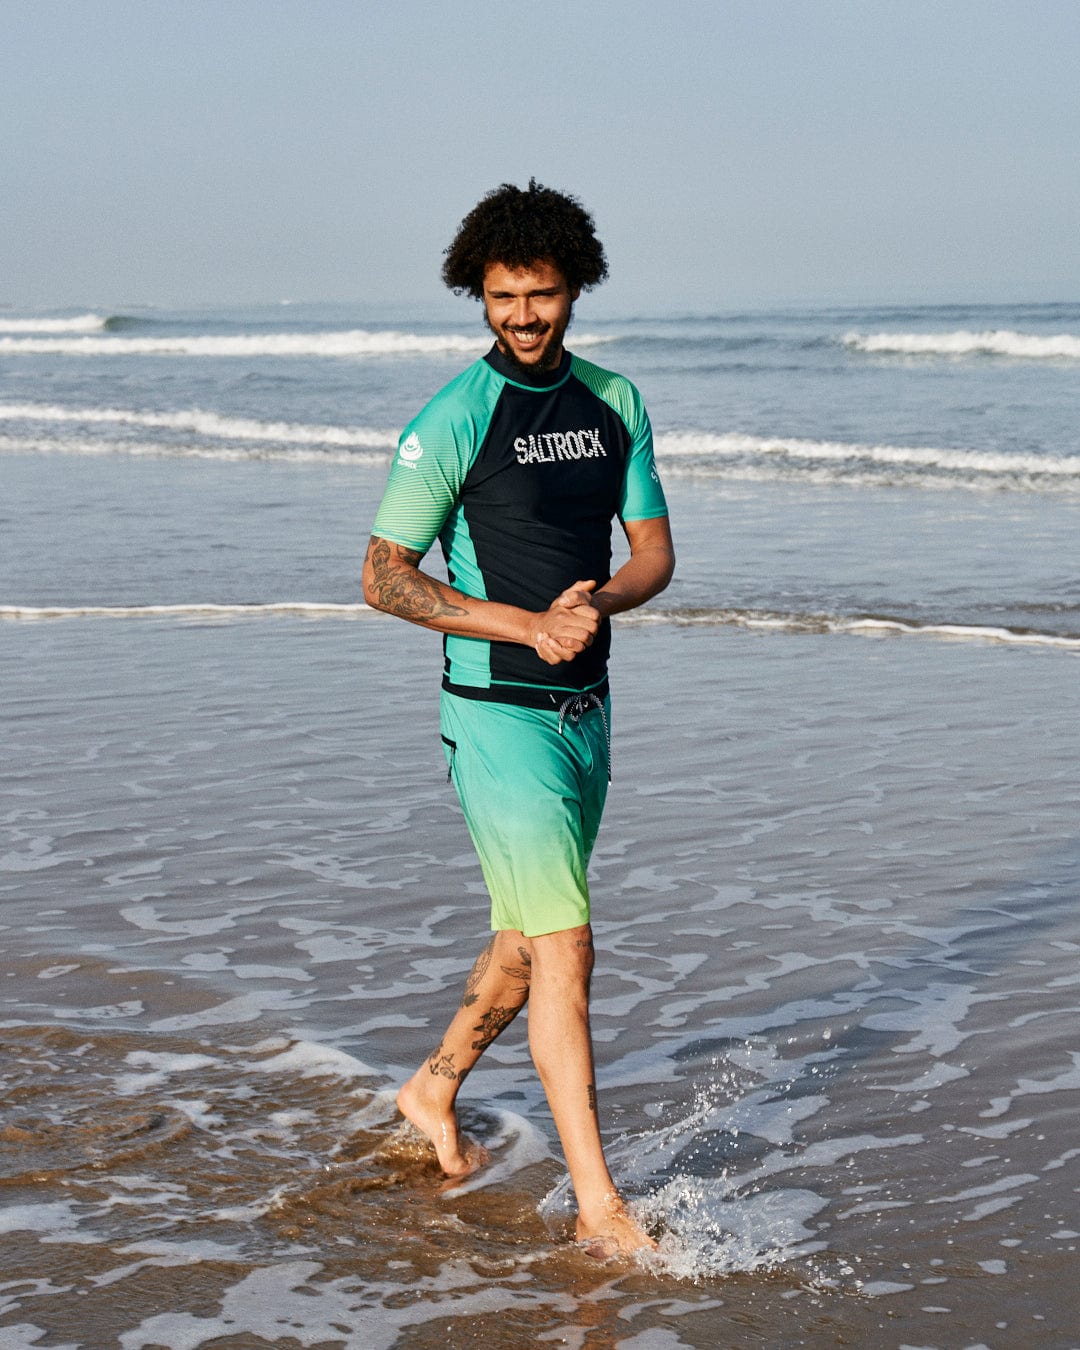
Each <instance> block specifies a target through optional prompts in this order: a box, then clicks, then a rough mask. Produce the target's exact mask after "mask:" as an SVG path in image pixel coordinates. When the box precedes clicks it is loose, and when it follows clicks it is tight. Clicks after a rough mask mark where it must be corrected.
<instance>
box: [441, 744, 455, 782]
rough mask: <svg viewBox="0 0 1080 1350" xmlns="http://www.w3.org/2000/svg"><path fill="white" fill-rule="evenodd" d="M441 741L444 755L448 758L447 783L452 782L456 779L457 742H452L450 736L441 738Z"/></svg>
mask: <svg viewBox="0 0 1080 1350" xmlns="http://www.w3.org/2000/svg"><path fill="white" fill-rule="evenodd" d="M439 740H441V741H442V743H443V754H444V755H445V756H446V781H447V782H448V783H449V782H452V781H453V777H454V756H455V755H456V754H457V741H452V740H451V739H450V737H449V736H441V735H440V737H439Z"/></svg>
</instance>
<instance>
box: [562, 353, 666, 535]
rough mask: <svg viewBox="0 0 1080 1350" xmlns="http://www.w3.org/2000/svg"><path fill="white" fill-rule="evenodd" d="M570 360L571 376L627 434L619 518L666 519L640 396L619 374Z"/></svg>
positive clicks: (649, 428) (648, 427) (578, 358)
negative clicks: (604, 406)
mask: <svg viewBox="0 0 1080 1350" xmlns="http://www.w3.org/2000/svg"><path fill="white" fill-rule="evenodd" d="M573 360H574V374H575V375H577V377H578V379H579V380H581V382H582V383H583V384H585V385H587V386H588V388H590V389H591V390H592V391H593V393H594V394H595V395H596V396H597V398H601V399H603V401H604V402H605V403H606V404H607V405H608V407H609V408H612V409H614V411H615V412H617V413H618V415H619V417H620V418H622V422H623V425H624V426H625V427H626V429H627V431H628V432H629V433H630V453H629V455H628V456H627V460H626V473H625V474H624V475H623V485H622V492H621V495H620V497H619V519H620V520H653V519H655V518H657V517H658V516H666V515H667V513H668V509H667V502H666V501H665V499H664V489H663V488H662V487H661V486H660V475H659V474H658V473H657V471H656V461H655V459H654V456H653V435H652V426H651V425H650V423H649V414H648V413H647V412H646V411H645V403H644V400H643V399H642V397H641V394H640V393H639V392H638V390H637V388H636V386H635V385H633V384H631V383H630V381H629V380H627V379H625V378H624V377H623V376H622V375H615V374H613V373H612V372H611V371H609V370H603V369H601V367H600V366H594V365H593V364H592V362H591V361H583V360H582V359H581V358H580V357H578V356H575V357H574V358H573Z"/></svg>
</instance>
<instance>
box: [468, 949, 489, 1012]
mask: <svg viewBox="0 0 1080 1350" xmlns="http://www.w3.org/2000/svg"><path fill="white" fill-rule="evenodd" d="M494 950H495V939H494V938H492V939H491V941H490V942H489V943H488V945H487V946H486V947H485V948H484V950H483V951H482V952H481V953H480V955H479V956H478V957H477V958H476V961H475V963H474V965H473V968H472V970H471V971H469V978H468V979H467V980H466V981H465V993H464V996H463V997H462V1000H461V1006H462V1007H463V1008H471V1007H472V1005H473V1004H474V1003H475V1002H476V1000H477V999H478V998H479V997H480V995H479V994H478V993H477V992H476V987H477V985H478V984H479V983H480V981H481V980H482V979H483V978H484V976H485V975H486V974H487V969H488V966H490V965H491V953H492V952H493V951H494Z"/></svg>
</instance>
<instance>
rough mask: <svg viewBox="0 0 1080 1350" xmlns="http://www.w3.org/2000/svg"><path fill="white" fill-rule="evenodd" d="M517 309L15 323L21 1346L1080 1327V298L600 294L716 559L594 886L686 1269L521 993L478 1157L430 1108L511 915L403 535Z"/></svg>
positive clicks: (1000, 1339) (682, 579) (2, 1137)
mask: <svg viewBox="0 0 1080 1350" xmlns="http://www.w3.org/2000/svg"><path fill="white" fill-rule="evenodd" d="M454 313H455V314H457V313H458V311H454ZM475 319H476V316H475V313H474V312H473V311H471V310H470V311H469V313H468V315H466V316H465V317H463V318H462V319H461V320H460V322H459V321H458V319H456V318H455V319H453V320H444V319H443V318H441V317H437V318H431V319H430V320H428V319H423V320H421V319H416V320H415V321H414V320H409V321H406V320H405V319H404V318H403V317H402V316H400V315H391V316H387V315H383V316H381V317H380V316H372V315H362V316H361V315H359V314H357V313H354V312H352V311H349V312H348V313H345V312H341V313H331V312H329V311H326V310H319V311H318V312H315V311H310V312H309V311H307V310H304V309H302V308H300V307H296V308H293V309H290V310H288V311H287V312H281V311H276V310H275V311H251V312H248V313H244V314H238V315H233V316H227V315H222V314H208V313H201V314H172V315H169V314H164V313H158V312H155V313H151V314H144V315H138V316H113V317H111V318H106V317H103V316H100V315H98V316H94V315H91V316H78V315H75V316H66V317H64V316H51V317H50V316H45V317H42V316H38V317H37V318H36V319H32V318H29V319H25V321H24V316H14V317H11V316H8V317H7V318H5V321H4V324H6V325H7V327H6V328H5V327H4V324H0V328H4V338H3V341H0V376H2V378H3V381H4V392H3V398H2V399H0V423H2V425H0V479H2V482H0V488H2V490H0V690H2V693H3V718H4V736H3V744H2V747H0V776H2V783H3V799H2V803H0V901H2V905H0V1000H3V1001H2V1002H0V1079H2V1080H3V1085H4V1100H5V1107H6V1109H5V1112H4V1115H3V1117H2V1120H0V1347H7V1346H12V1347H18V1348H19V1350H21V1348H22V1347H23V1346H35V1347H38V1346H51V1347H56V1346H69V1347H74V1346H80V1347H87V1350H99V1347H111V1346H117V1347H122V1348H124V1350H126V1348H127V1347H146V1348H147V1350H156V1347H159V1346H167V1347H170V1350H172V1348H173V1347H176V1348H178V1350H182V1348H183V1347H188V1346H191V1347H198V1346H204V1345H205V1346H219V1347H230V1348H231V1350H249V1348H250V1347H255V1346H265V1345H275V1346H285V1347H290V1346H305V1347H332V1346H333V1347H340V1346H348V1347H357V1350H382V1347H385V1348H386V1350H420V1348H421V1347H431V1346H436V1345H437V1346H439V1347H441V1350H445V1348H446V1347H451V1348H456V1347H467V1346H478V1347H479V1346H484V1347H488V1346H494V1347H499V1348H500V1350H518V1348H519V1347H522V1346H526V1345H529V1346H531V1345H533V1344H538V1345H546V1344H552V1345H562V1346H568V1347H572V1348H573V1350H608V1348H609V1347H610V1348H611V1350H615V1347H628V1348H629V1350H674V1348H675V1347H679V1346H687V1347H694V1348H695V1350H712V1347H721V1346H722V1347H725V1350H727V1347H732V1346H738V1347H742V1346H753V1345H762V1346H768V1347H773V1346H777V1345H783V1346H787V1345H792V1346H797V1345H804V1346H808V1347H814V1348H815V1350H817V1348H819V1347H820V1348H821V1350H824V1347H832V1346H842V1345H858V1346H864V1345H867V1346H868V1345H873V1346H879V1345H880V1346H883V1347H896V1348H897V1350H900V1348H901V1347H912V1348H914V1350H919V1348H923V1350H925V1347H938V1348H939V1350H954V1347H966V1348H967V1350H978V1348H979V1347H989V1350H1011V1348H1012V1347H1023V1348H1024V1350H1026V1347H1028V1346H1032V1345H1038V1346H1039V1347H1043V1346H1050V1347H1070V1346H1074V1345H1080V1336H1078V1335H1077V1333H1076V1330H1075V1328H1076V1327H1077V1325H1078V1323H1080V1316H1078V1315H1080V1307H1078V1301H1080V1300H1078V1296H1077V1294H1076V1290H1075V1282H1074V1281H1073V1279H1072V1278H1071V1274H1072V1270H1073V1268H1074V1266H1075V1262H1076V1249H1077V1245H1078V1244H1080V1202H1078V1198H1077V1197H1078V1194H1080V1175H1078V1172H1080V1163H1078V1160H1080V1147H1077V1146H1076V1144H1075V1140H1074V1138H1073V1135H1074V1133H1075V1132H1074V1130H1073V1128H1072V1123H1073V1119H1074V1116H1075V1112H1076V1110H1077V1107H1078V1105H1080V1100H1078V1094H1080V1041H1078V1039H1077V1036H1076V1032H1075V1027H1076V1011H1077V1007H1078V991H1080V967H1078V955H1080V920H1078V918H1077V914H1078V912H1080V911H1078V906H1077V904H1076V901H1077V898H1078V892H1080V843H1078V835H1077V824H1076V822H1077V820H1078V819H1080V813H1078V805H1080V801H1078V798H1080V780H1078V775H1077V772H1076V753H1075V728H1076V726H1077V722H1078V712H1080V708H1078V706H1077V705H1078V703H1080V682H1078V680H1077V670H1078V667H1077V656H1078V652H1080V589H1078V586H1077V580H1076V563H1075V558H1076V543H1075V541H1076V537H1077V512H1078V509H1080V494H1078V492H1077V485H1078V484H1080V456H1078V453H1077V452H1078V449H1080V447H1078V445H1077V443H1076V430H1075V407H1076V393H1077V377H1078V374H1080V362H1078V357H1077V352H1078V350H1080V349H1077V348H1076V345H1075V344H1076V342H1077V338H1076V335H1075V330H1076V328H1077V326H1078V325H1080V310H1078V309H1077V308H1076V307H1075V306H1058V307H1053V306H1050V307H1046V306H1044V307H1037V308H1034V309H1030V310H1025V309H1024V308H1022V307H1010V308H1007V309H995V308H992V307H970V308H956V309H947V308H939V309H923V310H912V311H892V310H874V311H861V312H848V313H841V312H829V311H820V312H816V313H810V312H807V313H804V314H789V315H741V316H740V315H728V316H720V317H712V318H708V317H705V318H696V319H695V318H658V319H649V318H647V317H645V318H642V317H638V318H628V319H626V320H616V319H611V320H608V321H604V322H597V323H596V324H593V321H592V320H591V319H586V318H585V316H584V315H583V316H582V317H580V318H579V321H578V325H576V329H578V330H579V333H580V335H579V336H576V337H575V344H578V345H580V344H581V343H582V341H583V339H589V338H590V335H591V337H592V338H594V339H596V340H595V341H592V340H586V341H584V348H585V354H586V355H589V356H591V357H593V358H595V359H597V360H600V361H601V363H603V364H607V363H610V364H611V365H613V366H614V367H615V368H617V369H620V370H623V371H624V372H625V373H627V374H629V375H630V376H631V377H632V378H635V379H636V380H637V381H638V382H639V383H640V384H641V386H642V388H643V390H644V392H645V395H646V399H647V402H648V405H649V407H650V410H651V412H652V416H653V420H654V425H655V427H656V430H657V440H658V462H659V464H660V467H661V471H662V473H663V475H664V477H665V484H666V487H667V489H668V492H669V497H670V500H671V505H672V513H673V518H674V523H675V529H676V538H677V543H678V549H679V569H678V573H677V575H676V579H675V582H674V584H673V585H672V587H671V588H670V590H669V591H668V592H666V593H665V595H664V596H663V597H661V598H660V599H658V600H657V601H656V602H654V603H653V604H652V605H650V606H649V607H648V609H647V611H645V612H643V613H641V614H639V615H635V616H633V617H632V618H628V619H626V620H624V621H621V622H620V623H619V624H618V628H617V632H616V643H615V651H616V656H615V663H614V668H613V689H614V697H615V724H614V736H615V758H614V770H615V781H614V784H613V787H612V793H611V796H610V799H609V808H608V811H607V814H606V817H605V822H604V826H603V829H602V831H601V835H600V840H599V843H598V847H597V851H596V855H595V858H594V867H593V880H594V919H595V929H596V935H597V947H598V969H597V974H596V977H595V985H594V996H595V1010H594V1029H595V1034H596V1040H597V1049H598V1059H599V1083H600V1089H601V1107H602V1118H603V1121H604V1125H605V1129H606V1134H607V1138H608V1141H609V1146H610V1153H611V1157H612V1160H613V1165H614V1170H615V1173H616V1175H617V1178H618V1180H619V1182H620V1184H621V1185H622V1186H623V1187H624V1188H625V1189H626V1191H627V1192H628V1193H629V1194H630V1195H631V1196H632V1197H634V1203H635V1204H637V1205H638V1206H639V1207H640V1210H641V1213H642V1216H643V1218H644V1219H645V1221H646V1222H648V1223H649V1224H651V1225H653V1226H655V1228H656V1229H657V1231H658V1232H661V1233H662V1234H663V1238H662V1242H661V1250H660V1254H659V1256H658V1257H657V1258H656V1259H655V1260H651V1261H649V1262H648V1263H647V1264H646V1265H644V1266H636V1265H603V1264H598V1263H597V1262H595V1261H594V1260H592V1259H591V1258H589V1257H587V1256H586V1255H585V1254H584V1253H582V1252H580V1251H579V1250H578V1249H577V1248H576V1247H574V1246H573V1244H572V1243H570V1242H569V1241H568V1236H569V1233H570V1231H571V1222H572V1213H571V1209H570V1205H569V1197H568V1194H567V1187H566V1182H565V1176H564V1170H563V1167H562V1163H561V1159H560V1156H559V1152H558V1145H557V1141H556V1139H555V1135H554V1131H553V1128H552V1124H551V1120H550V1117H549V1115H548V1112H547V1109H546V1106H545V1104H544V1101H543V1098H542V1094H541V1093H540V1091H539V1088H538V1086H537V1083H536V1080H535V1077H534V1075H533V1072H532V1069H531V1066H530V1063H529V1059H528V1054H527V1049H526V1043H525V1026H524V1020H522V1021H521V1022H519V1023H518V1024H517V1025H515V1026H514V1027H512V1028H510V1029H509V1030H508V1031H507V1032H506V1034H505V1035H504V1037H503V1038H502V1039H501V1040H500V1041H499V1042H498V1043H497V1044H496V1045H495V1046H493V1047H492V1049H491V1050H490V1051H489V1052H488V1054H487V1055H486V1056H485V1060H484V1066H483V1068H482V1069H479V1070H477V1071H476V1072H475V1073H474V1075H473V1076H472V1077H471V1078H470V1080H469V1082H468V1083H467V1084H466V1088H465V1094H464V1101H465V1105H464V1108H463V1112H464V1114H465V1117H466V1121H467V1125H468V1127H469V1128H470V1129H471V1130H472V1131H473V1132H474V1133H476V1134H477V1135H479V1136H480V1137H482V1138H483V1139H484V1141H485V1142H486V1143H487V1145H488V1146H489V1148H490V1149H491V1151H492V1153H493V1157H494V1161H493V1164H492V1166H491V1167H490V1168H489V1169H488V1170H487V1171H486V1172H485V1173H483V1174H482V1175H480V1176H478V1177H476V1178H474V1179H472V1180H470V1181H469V1182H468V1183H467V1184H466V1185H464V1186H461V1187H458V1188H457V1189H456V1190H455V1189H451V1190H446V1189H445V1188H444V1187H443V1184H442V1182H441V1180H440V1178H439V1176H438V1175H437V1173H436V1171H435V1170H434V1167H433V1165H432V1162H431V1159H430V1157H429V1156H428V1154H427V1152H426V1150H425V1148H424V1147H422V1146H419V1145H418V1144H417V1142H416V1141H415V1139H410V1138H408V1137H403V1136H402V1135H401V1134H400V1132H399V1128H398V1125H397V1123H396V1121H395V1118H394V1115H393V1112H392V1108H391V1100H392V1095H393V1089H394V1087H395V1086H396V1085H397V1084H398V1083H399V1082H400V1081H401V1078H402V1077H403V1075H405V1074H407V1073H408V1072H410V1071H411V1069H412V1067H413V1066H414V1065H415V1064H416V1062H417V1061H418V1060H419V1059H420V1058H421V1057H422V1056H424V1055H425V1054H426V1053H428V1052H429V1051H430V1049H431V1048H432V1046H433V1045H434V1044H435V1043H436V1042H437V1039H438V1037H439V1035H440V1033H441V1030H442V1027H443V1025H444V1023H445V1021H446V1019H447V1018H448V1017H449V1016H450V1014H451V1013H452V1011H453V1010H454V1008H455V1007H456V1005H457V1002H458V998H459V991H460V986H461V982H462V980H463V979H464V976H465V974H466V972H467V971H468V969H469V968H470V966H471V964H472V961H473V959H474V957H475V954H476V952H477V950H478V949H479V947H480V945H481V944H482V942H483V940H484V934H485V929H486V920H487V903H486V898H485V895H484V892H483V887H482V884H481V881H480V876H479V872H478V868H477V864H476V862H475V859H474V857H473V854H472V851H471V848H470V846H469V844H468V841H467V838H466V835H465V831H464V827H463V825H462V822H461V819H460V813H459V811H458V808H457V805H456V802H455V800H454V796H453V792H452V790H451V789H450V788H448V786H447V784H446V782H445V766H444V764H443V761H442V755H441V751H440V748H439V742H438V736H437V727H436V697H437V691H436V684H437V679H438V668H439V651H438V641H437V639H435V638H433V637H432V636H431V635H429V634H425V633H421V632H419V631H417V630H413V629H409V628H407V627H406V626H405V625H402V624H399V623H395V622H394V621H391V620H388V619H385V618H382V617H380V616H376V615H373V614H371V613H369V612H368V611H366V610H365V609H364V608H363V607H362V606H360V605H358V603H357V601H358V598H359V597H358V593H357V592H358V578H357V572H358V555H359V552H360V550H361V546H362V541H363V539H364V536H365V533H366V530H367V528H368V522H369V521H370V520H371V518H372V516H373V513H374V507H375V502H376V500H377V497H378V494H379V491H380V488H381V484H382V481H383V478H384V475H385V466H386V459H387V454H388V449H389V447H390V446H392V444H393V442H394V437H395V434H396V433H395V428H397V427H400V426H401V425H402V423H403V421H404V420H405V418H407V417H408V416H410V415H411V414H412V412H414V411H415V409H416V407H417V406H418V404H419V403H420V402H421V401H423V399H424V398H425V397H426V396H427V394H428V393H430V392H433V391H434V390H435V389H436V388H438V387H439V385H441V384H442V383H443V382H444V381H445V380H446V379H448V378H449V377H450V376H451V375H453V374H455V373H456V372H457V370H458V369H459V368H460V366H461V364H462V362H463V361H464V359H465V353H466V351H468V352H472V351H473V350H480V349H481V348H482V347H483V346H484V345H485V341H486V340H485V339H483V335H482V334H481V333H479V332H478V329H479V325H478V324H477V323H476V322H475ZM27 322H29V323H30V324H31V326H30V327H26V326H25V325H26V323H27ZM58 323H60V324H66V325H67V326H66V327H57V324H58ZM35 324H37V325H38V326H37V327H35V326H33V325H35ZM72 324H76V326H75V327H72V326H71V325H72ZM13 325H14V326H13ZM20 325H23V326H20ZM50 325H51V327H50ZM43 343H44V344H45V345H44V346H42V344H43ZM285 349H287V352H286V350H285Z"/></svg>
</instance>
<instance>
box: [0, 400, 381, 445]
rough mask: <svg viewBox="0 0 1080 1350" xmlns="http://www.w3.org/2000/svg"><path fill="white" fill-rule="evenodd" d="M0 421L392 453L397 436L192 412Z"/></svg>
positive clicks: (43, 408) (7, 406) (122, 411)
mask: <svg viewBox="0 0 1080 1350" xmlns="http://www.w3.org/2000/svg"><path fill="white" fill-rule="evenodd" d="M0 421H5V422H16V421H17V422H47V423H56V422H63V423H74V424H77V425H81V426H132V427H160V428H163V429H167V430H170V431H190V432H193V433H194V434H195V435H197V436H209V437H220V438H223V439H227V440H241V441H245V440H246V441H275V442H279V443H280V442H293V443H296V444H301V445H343V446H350V445H351V446H358V447H361V448H364V449H382V450H392V449H393V448H394V446H395V445H397V433H396V432H395V431H389V430H382V429H378V428H374V427H334V426H319V425H312V424H304V423H298V422H260V421H258V420H257V419H255V418H252V417H223V416H222V415H221V414H220V413H214V412H205V411H203V410H202V409H200V408H190V409H186V410H182V411H178V412H142V411H139V410H137V409H133V408H65V407H60V406H58V405H56V404H50V403H3V404H0Z"/></svg>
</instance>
